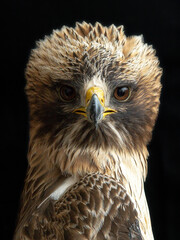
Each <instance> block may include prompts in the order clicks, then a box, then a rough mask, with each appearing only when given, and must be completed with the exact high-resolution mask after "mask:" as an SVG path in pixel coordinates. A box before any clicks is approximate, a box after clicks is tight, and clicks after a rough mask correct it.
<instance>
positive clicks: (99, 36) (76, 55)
mask: <svg viewBox="0 0 180 240" xmlns="http://www.w3.org/2000/svg"><path fill="white" fill-rule="evenodd" d="M161 75H162V70H161V68H160V67H159V60H158V58H157V57H156V54H155V50H154V49H153V47H152V46H150V45H147V44H145V43H144V41H143V38H142V36H131V37H126V35H125V34H124V30H123V26H119V27H116V26H114V25H111V26H109V27H106V26H102V25H101V24H100V23H96V24H95V25H92V24H88V23H86V22H83V23H76V26H75V27H74V28H71V27H66V26H64V27H62V29H60V30H55V31H53V33H52V35H50V36H46V37H45V39H44V40H41V41H39V42H37V46H36V48H35V49H34V50H32V52H31V55H30V58H29V62H28V64H27V68H26V79H27V84H26V88H25V89H26V94H27V98H28V102H29V120H30V134H29V138H30V140H29V151H28V170H27V176H26V180H25V186H24V190H23V194H22V206H21V210H20V214H19V220H18V224H17V228H16V231H15V235H14V239H15V240H45V239H48V240H55V239H57V240H70V239H72V240H73V239H79V240H90V239H91V240H100V239H101V240H103V239H107V240H115V239H119V240H126V239H134V240H140V239H141V240H142V239H144V240H152V239H153V233H152V229H151V221H150V216H149V210H148V206H147V202H146V197H145V192H144V181H145V179H146V175H147V157H148V150H147V144H148V143H149V141H150V140H151V135H152V130H153V126H154V124H155V121H156V117H157V114H158V108H159V98H160V92H161V83H160V78H161Z"/></svg>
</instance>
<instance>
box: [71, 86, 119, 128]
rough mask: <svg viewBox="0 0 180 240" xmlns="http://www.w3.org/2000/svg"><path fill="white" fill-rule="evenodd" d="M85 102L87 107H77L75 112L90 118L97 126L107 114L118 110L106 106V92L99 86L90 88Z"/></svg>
mask: <svg viewBox="0 0 180 240" xmlns="http://www.w3.org/2000/svg"><path fill="white" fill-rule="evenodd" d="M85 102H86V106H85V107H80V108H78V109H75V110H74V111H73V112H74V113H76V114H81V115H83V116H84V117H86V118H88V119H89V120H90V121H91V122H93V123H94V124H95V126H96V127H97V124H98V122H99V121H100V120H101V119H103V118H104V117H105V116H106V115H108V114H113V113H116V112H117V111H116V110H114V109H112V108H108V107H105V98H104V92H103V90H102V89H101V88H99V87H91V88H90V89H88V91H87V92H86V101H85Z"/></svg>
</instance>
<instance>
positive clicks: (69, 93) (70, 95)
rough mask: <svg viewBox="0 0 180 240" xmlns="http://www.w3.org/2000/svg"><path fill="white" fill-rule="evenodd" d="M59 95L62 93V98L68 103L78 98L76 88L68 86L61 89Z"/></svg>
mask: <svg viewBox="0 0 180 240" xmlns="http://www.w3.org/2000/svg"><path fill="white" fill-rule="evenodd" d="M59 93H60V97H61V98H62V99H63V100H65V101H67V102H70V101H72V100H73V99H74V98H75V96H76V92H75V90H74V88H73V87H70V86H66V85H64V86H62V87H61V88H60V92H59Z"/></svg>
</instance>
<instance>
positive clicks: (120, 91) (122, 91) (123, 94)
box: [114, 87, 131, 102]
mask: <svg viewBox="0 0 180 240" xmlns="http://www.w3.org/2000/svg"><path fill="white" fill-rule="evenodd" d="M130 94H131V91H130V88H129V87H117V88H116V89H115V91H114V97H115V98H116V99H117V100H119V101H122V102H124V101H127V100H128V98H129V97H130Z"/></svg>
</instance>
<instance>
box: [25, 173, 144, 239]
mask: <svg viewBox="0 0 180 240" xmlns="http://www.w3.org/2000/svg"><path fill="white" fill-rule="evenodd" d="M31 225H32V227H31ZM27 226H28V227H26V226H25V227H24V229H23V231H24V236H25V239H35V240H36V239H37V240H38V239H44V240H45V239H59V240H60V239H63V240H64V239H66V240H68V239H69V240H70V239H82V240H85V239H87V240H89V239H92V240H97V239H99V240H100V239H101V240H103V239H111V240H112V239H123V240H126V239H136V240H141V239H142V237H141V233H140V228H139V224H138V219H137V212H136V210H135V208H134V206H133V203H132V201H131V198H130V196H129V195H128V194H127V192H126V190H125V189H124V187H123V186H122V184H120V183H119V182H117V181H115V179H113V178H111V177H109V176H106V175H101V174H99V173H94V174H88V175H86V176H85V177H83V178H81V179H80V181H79V182H78V183H77V184H75V185H74V186H73V187H72V188H71V189H70V190H69V191H68V192H67V193H66V194H65V195H64V196H63V198H62V199H61V201H52V200H51V201H49V202H48V203H46V204H45V206H44V207H43V208H42V209H38V210H36V211H35V212H34V213H33V215H32V216H31V219H30V220H29V222H28V225H27ZM59 229H60V231H59Z"/></svg>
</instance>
